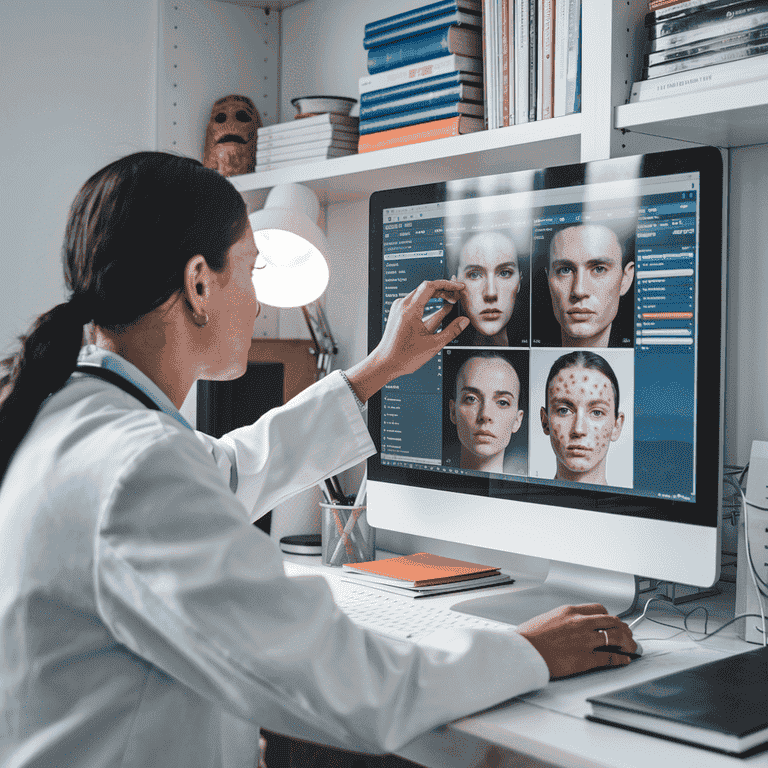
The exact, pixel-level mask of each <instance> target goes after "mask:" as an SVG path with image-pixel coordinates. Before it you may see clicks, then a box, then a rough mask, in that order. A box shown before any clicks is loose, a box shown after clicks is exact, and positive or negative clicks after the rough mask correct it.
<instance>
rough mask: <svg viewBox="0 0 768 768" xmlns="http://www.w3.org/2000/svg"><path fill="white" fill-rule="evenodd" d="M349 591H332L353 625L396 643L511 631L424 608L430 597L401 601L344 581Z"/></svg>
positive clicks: (504, 626)
mask: <svg viewBox="0 0 768 768" xmlns="http://www.w3.org/2000/svg"><path fill="white" fill-rule="evenodd" d="M344 585H345V586H346V587H349V589H343V590H342V589H339V590H337V589H334V590H333V593H334V598H335V599H336V603H337V605H338V606H339V608H341V610H342V611H344V613H346V614H347V616H349V618H350V619H352V621H354V622H355V624H358V625H360V626H361V627H365V628H366V629H370V630H372V631H373V632H377V633H379V634H381V635H387V636H388V637H394V638H397V639H398V640H411V641H412V642H418V641H419V640H421V639H423V638H424V637H426V636H427V635H429V634H431V633H432V632H434V631H435V630H436V629H490V630H494V631H497V632H512V631H514V628H513V627H511V626H510V625H509V624H502V623H501V622H498V621H490V620H487V619H481V618H480V617H478V616H470V615H469V614H466V613H458V612H457V611H452V610H450V608H438V607H436V606H432V605H425V600H429V598H420V599H418V600H413V599H412V598H407V597H406V598H402V597H400V598H399V597H397V596H396V595H390V594H387V593H386V592H380V591H377V590H374V589H369V588H366V587H361V586H358V585H357V584H350V583H348V582H344Z"/></svg>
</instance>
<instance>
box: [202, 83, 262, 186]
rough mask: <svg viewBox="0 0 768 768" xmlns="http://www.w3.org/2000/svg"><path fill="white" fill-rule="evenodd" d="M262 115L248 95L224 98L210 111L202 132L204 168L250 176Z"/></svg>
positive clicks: (223, 173)
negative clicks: (203, 134) (205, 126)
mask: <svg viewBox="0 0 768 768" xmlns="http://www.w3.org/2000/svg"><path fill="white" fill-rule="evenodd" d="M260 127H261V116H260V115H259V112H258V110H257V109H256V107H255V106H254V103H253V102H252V101H251V100H250V99H249V98H248V97H247V96H235V95H231V96H225V97H224V98H223V99H219V100H218V101H217V102H216V103H215V104H214V105H213V108H212V109H211V117H210V120H209V121H208V128H207V130H206V132H205V149H204V150H203V165H204V166H205V167H206V168H213V169H214V170H216V171H218V172H219V173H220V174H221V175H222V176H238V175H239V174H241V173H252V172H253V170H254V168H255V167H256V129H257V128H260Z"/></svg>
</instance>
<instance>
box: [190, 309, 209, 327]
mask: <svg viewBox="0 0 768 768" xmlns="http://www.w3.org/2000/svg"><path fill="white" fill-rule="evenodd" d="M192 320H193V321H194V323H195V325H196V326H197V327H198V328H205V326H206V325H208V314H207V313H206V312H193V313H192Z"/></svg>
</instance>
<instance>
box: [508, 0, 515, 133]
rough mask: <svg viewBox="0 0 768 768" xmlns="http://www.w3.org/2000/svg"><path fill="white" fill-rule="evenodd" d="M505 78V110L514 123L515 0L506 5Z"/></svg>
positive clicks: (510, 120) (511, 122) (511, 123)
mask: <svg viewBox="0 0 768 768" xmlns="http://www.w3.org/2000/svg"><path fill="white" fill-rule="evenodd" d="M507 28H508V32H507V48H508V55H507V58H508V63H507V78H508V80H509V89H508V94H507V110H508V111H509V124H510V125H514V124H515V0H509V3H508V7H507Z"/></svg>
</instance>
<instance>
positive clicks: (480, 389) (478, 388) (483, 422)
mask: <svg viewBox="0 0 768 768" xmlns="http://www.w3.org/2000/svg"><path fill="white" fill-rule="evenodd" d="M519 397H520V379H519V378H518V376H517V372H516V371H515V369H514V368H513V367H512V365H511V364H510V363H508V362H507V361H506V360H503V359H501V358H490V359H488V358H482V357H470V358H469V359H468V360H467V361H466V362H465V363H464V364H463V365H462V366H461V368H460V369H459V373H458V375H457V377H456V399H455V400H451V401H449V408H450V418H451V421H452V422H453V423H454V424H455V425H456V431H457V432H458V435H459V442H460V443H461V462H460V466H461V467H462V468H463V469H476V470H482V471H484V472H499V473H501V472H503V471H504V450H505V449H506V447H507V446H508V445H509V441H510V440H511V439H512V435H513V434H514V433H515V432H517V430H518V429H520V425H521V424H522V423H523V411H521V410H519V409H518V400H519Z"/></svg>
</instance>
